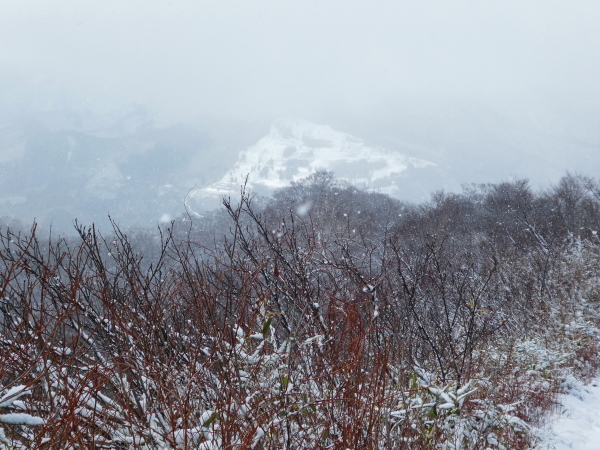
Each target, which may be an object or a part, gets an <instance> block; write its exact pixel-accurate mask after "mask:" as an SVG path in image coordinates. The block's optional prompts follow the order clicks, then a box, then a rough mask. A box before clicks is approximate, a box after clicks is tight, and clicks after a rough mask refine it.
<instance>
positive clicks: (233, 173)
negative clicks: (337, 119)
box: [190, 119, 434, 205]
mask: <svg viewBox="0 0 600 450" xmlns="http://www.w3.org/2000/svg"><path fill="white" fill-rule="evenodd" d="M433 166H434V164H433V163H431V162H429V161H425V160H423V159H419V158H415V157H411V156H407V155H405V154H402V153H400V152H393V151H390V150H387V149H385V148H383V147H379V146H373V145H369V144H367V143H366V142H364V141H363V140H361V139H358V138H356V137H354V136H351V135H349V134H346V133H341V132H339V131H335V130H333V129H332V128H331V127H329V126H327V125H317V124H314V123H310V122H307V121H304V120H298V119H278V120H276V121H275V122H274V123H273V124H272V125H271V129H270V131H269V133H268V134H267V135H266V136H265V137H263V138H262V139H260V140H259V141H258V142H257V143H256V144H254V145H252V146H250V147H248V148H246V149H245V150H242V151H241V152H240V154H239V158H238V160H237V161H236V162H235V164H234V165H233V167H232V168H231V169H230V170H229V171H227V173H226V174H225V176H224V177H223V178H222V179H221V181H219V182H217V183H213V184H211V185H209V186H207V187H205V188H201V189H197V190H195V191H194V192H192V193H191V195H190V198H191V200H193V201H195V202H196V203H198V204H200V205H201V204H203V203H206V204H209V203H212V202H211V200H213V199H215V198H221V197H223V196H227V195H236V194H239V192H240V186H242V185H243V184H244V183H246V177H247V184H246V187H247V189H249V190H251V191H254V192H257V193H259V194H265V195H267V194H270V193H271V192H272V191H273V190H275V189H279V188H282V187H285V186H288V185H289V184H290V183H291V182H294V181H298V180H300V179H303V178H306V177H308V176H309V175H311V174H313V173H315V172H317V171H319V170H328V171H332V172H333V173H334V174H335V176H336V177H337V178H339V179H342V180H345V181H348V182H349V183H351V184H353V185H355V186H357V187H360V188H363V189H367V190H370V191H377V192H381V193H385V194H389V195H391V196H394V197H402V193H403V192H402V191H403V187H402V185H403V180H405V179H406V177H407V173H408V171H412V170H413V169H428V168H432V167H433Z"/></svg>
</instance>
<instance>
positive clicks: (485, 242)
mask: <svg viewBox="0 0 600 450" xmlns="http://www.w3.org/2000/svg"><path fill="white" fill-rule="evenodd" d="M75 227H76V231H77V236H76V237H72V236H67V237H62V236H56V235H48V233H47V232H46V231H45V230H41V231H40V230H37V227H36V225H35V224H34V225H33V226H32V227H31V228H30V229H22V227H19V225H18V224H12V225H10V226H8V225H4V226H3V227H2V228H0V266H1V267H0V289H1V292H0V361H2V364H0V449H1V448H6V449H19V448H22V449H25V448H27V449H31V448H36V449H38V448H39V449H52V450H54V449H73V448H77V449H89V448H95V449H96V448H97V449H225V448H242V449H251V448H256V449H325V448H347V449H405V448H406V449H463V450H465V449H473V450H476V449H484V448H489V449H526V448H531V446H532V445H534V444H535V441H536V435H535V432H534V430H535V427H536V426H538V425H540V424H541V423H542V422H543V421H544V420H545V419H546V418H547V417H548V414H549V413H550V412H551V411H552V407H553V405H554V401H555V399H556V396H557V394H558V393H560V392H563V391H564V390H566V389H568V383H569V379H572V377H576V378H579V379H584V380H586V379H589V378H591V377H593V376H595V375H596V374H597V372H598V369H599V368H600V359H599V358H598V350H599V340H598V337H599V336H600V309H599V308H600V236H599V235H598V233H599V232H600V183H599V182H598V180H595V179H592V178H589V177H585V176H581V175H574V174H567V175H565V176H564V177H563V178H562V179H561V180H560V181H559V182H558V183H557V184H556V185H554V186H551V187H550V188H548V189H545V190H543V191H535V192H534V191H533V190H532V189H531V187H530V185H529V183H528V182H527V180H516V181H510V182H504V183H499V184H485V185H470V186H466V187H465V188H464V189H463V191H462V192H461V193H444V192H437V193H434V194H433V195H432V196H431V200H430V201H428V202H426V203H423V204H410V203H406V202H402V201H399V200H395V199H392V198H390V197H388V196H386V195H383V194H377V193H368V192H365V191H362V190H359V189H357V188H355V187H353V186H350V185H348V184H346V183H344V182H342V181H340V180H337V179H336V178H335V177H334V176H333V174H332V173H330V172H318V173H316V174H314V175H312V176H311V177H309V178H307V179H305V180H302V181H299V182H296V183H292V185H291V186H290V187H287V188H284V189H281V190H279V191H277V192H276V193H275V194H274V195H273V197H272V198H260V197H254V196H253V195H252V194H250V193H247V192H245V191H244V189H243V188H242V189H241V192H240V196H239V197H238V198H231V199H224V201H223V207H222V208H220V209H218V210H215V211H213V212H211V213H207V214H205V215H204V216H203V217H195V216H194V217H192V216H191V215H188V216H183V217H181V218H179V219H177V220H175V221H173V222H172V223H171V224H169V225H168V226H161V227H160V228H159V229H157V230H156V231H154V232H148V231H144V230H137V231H136V230H127V231H125V230H123V229H121V228H119V226H118V224H114V228H113V229H112V230H110V232H108V231H98V230H96V228H95V227H94V226H93V225H87V224H79V223H76V224H75Z"/></svg>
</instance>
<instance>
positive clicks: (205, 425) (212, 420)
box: [202, 413, 219, 427]
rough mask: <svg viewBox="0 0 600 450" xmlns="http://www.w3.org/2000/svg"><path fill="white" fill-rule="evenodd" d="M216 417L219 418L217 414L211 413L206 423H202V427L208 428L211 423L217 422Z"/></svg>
mask: <svg viewBox="0 0 600 450" xmlns="http://www.w3.org/2000/svg"><path fill="white" fill-rule="evenodd" d="M218 417H219V416H218V414H217V413H212V414H211V415H210V417H209V418H208V419H206V422H204V423H203V424H202V426H203V427H207V426H209V425H210V424H211V423H213V422H214V421H215V420H217V418H218Z"/></svg>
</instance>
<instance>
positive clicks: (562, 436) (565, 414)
mask: <svg viewBox="0 0 600 450" xmlns="http://www.w3.org/2000/svg"><path fill="white" fill-rule="evenodd" d="M571 381H572V385H573V386H572V389H571V390H570V392H569V393H568V394H565V395H563V396H562V398H561V399H560V404H561V407H560V409H559V411H558V414H557V415H556V416H555V417H554V418H553V419H552V420H551V421H550V422H549V423H548V426H547V428H546V429H545V430H542V432H541V442H540V444H539V445H538V446H537V447H536V449H535V450H550V449H552V450H567V449H574V450H592V449H600V380H595V381H594V382H593V383H592V384H590V385H588V386H582V385H581V382H579V381H577V380H574V379H573V380H571Z"/></svg>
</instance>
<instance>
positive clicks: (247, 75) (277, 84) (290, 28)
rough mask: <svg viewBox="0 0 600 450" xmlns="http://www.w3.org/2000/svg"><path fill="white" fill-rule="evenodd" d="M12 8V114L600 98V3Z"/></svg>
mask: <svg viewBox="0 0 600 450" xmlns="http://www.w3.org/2000/svg"><path fill="white" fill-rule="evenodd" d="M3 3H4V4H3V6H2V12H1V14H0V77H1V78H0V83H1V84H2V86H1V87H0V95H1V96H2V99H1V100H2V102H3V103H4V104H5V105H20V104H23V103H27V102H33V103H36V102H37V106H36V107H41V108H50V107H52V106H53V104H54V105H55V104H56V103H57V101H59V100H60V102H71V103H72V104H73V105H74V106H77V107H90V108H92V109H96V108H112V107H118V106H121V105H126V104H128V103H131V102H135V103H140V104H143V105H147V106H149V107H150V109H151V111H153V113H154V114H156V115H157V116H159V117H161V118H162V119H163V120H164V121H166V122H169V121H179V120H188V119H196V118H199V117H202V116H216V117H229V118H252V117H257V116H260V117H265V118H275V117H280V116H299V117H305V118H307V119H309V120H315V118H318V117H321V116H323V115H326V114H329V113H335V112H336V111H346V112H348V111H350V112H353V113H356V114H360V112H361V111H368V110H369V109H370V108H373V107H376V105H377V104H379V103H380V102H383V101H389V100H390V99H394V98H402V96H405V95H412V96H415V95H417V96H418V95H427V96H457V97H465V98H479V99H491V100H490V101H493V99H499V98H503V97H506V96H512V97H515V98H518V97H519V96H521V95H529V94H534V95H540V96H544V95H553V94H554V93H556V94H557V95H567V96H569V95H575V96H577V97H578V98H580V99H581V98H587V99H589V101H590V102H592V103H593V104H596V105H597V104H598V100H599V99H600V82H599V80H600V26H599V24H600V2H599V1H598V0H582V1H578V0H571V1H554V0H543V1H542V0H533V1H529V0H518V1H515V0H502V1H500V0H497V1H486V0H476V1H475V0H473V1H466V0H453V1H416V0H415V1H401V0H389V1H388V0H381V1H373V0H371V1H369V2H367V1H364V0H361V1H357V0H318V1H312V0H303V1H283V0H277V1H275V0H273V1H270V0H252V1H247V0H246V1H241V0H236V1H231V0H229V1H227V0H226V1H217V0H214V1H202V0H200V1H198V0H194V1H192V0H189V1H188V0H186V1H176V0H173V1H156V0H145V1H140V0H127V1H123V0H118V1H113V0H102V1H85V2H84V1H81V0H45V1H42V0H37V1H33V0H18V1H10V2H3ZM57 99H58V100H57Z"/></svg>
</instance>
